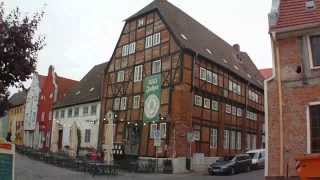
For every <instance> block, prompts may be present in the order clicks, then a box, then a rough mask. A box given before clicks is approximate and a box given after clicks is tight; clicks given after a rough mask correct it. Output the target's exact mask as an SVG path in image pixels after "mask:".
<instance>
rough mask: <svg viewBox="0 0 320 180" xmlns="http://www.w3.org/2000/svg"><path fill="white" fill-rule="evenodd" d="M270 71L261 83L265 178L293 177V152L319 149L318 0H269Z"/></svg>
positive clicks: (319, 23) (317, 150)
mask: <svg viewBox="0 0 320 180" xmlns="http://www.w3.org/2000/svg"><path fill="white" fill-rule="evenodd" d="M269 21H270V37H271V40H272V52H273V76H272V77H271V78H269V80H267V81H266V82H265V90H266V101H265V103H266V123H267V131H266V132H267V147H266V148H267V161H266V169H265V170H266V176H267V179H283V178H284V177H285V176H286V175H287V174H288V176H289V177H290V178H292V179H293V178H294V177H295V176H297V173H296V169H295V168H296V167H295V166H296V162H295V160H294V158H295V157H297V156H298V155H301V154H308V153H316V152H320V136H319V132H320V129H319V123H320V119H319V117H320V69H319V68H320V36H319V34H320V1H319V0H278V1H273V6H272V10H271V13H270V15H269Z"/></svg>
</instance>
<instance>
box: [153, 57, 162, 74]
mask: <svg viewBox="0 0 320 180" xmlns="http://www.w3.org/2000/svg"><path fill="white" fill-rule="evenodd" d="M159 72H161V60H157V61H153V62H152V74H156V73H159Z"/></svg>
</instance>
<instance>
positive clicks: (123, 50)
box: [122, 45, 129, 56]
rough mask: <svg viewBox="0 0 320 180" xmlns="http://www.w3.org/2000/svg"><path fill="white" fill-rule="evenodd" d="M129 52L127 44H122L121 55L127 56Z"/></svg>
mask: <svg viewBox="0 0 320 180" xmlns="http://www.w3.org/2000/svg"><path fill="white" fill-rule="evenodd" d="M128 54H129V45H124V46H122V56H127V55H128Z"/></svg>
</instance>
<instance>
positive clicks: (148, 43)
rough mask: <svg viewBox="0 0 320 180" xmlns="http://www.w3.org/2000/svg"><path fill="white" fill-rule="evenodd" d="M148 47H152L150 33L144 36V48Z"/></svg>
mask: <svg viewBox="0 0 320 180" xmlns="http://www.w3.org/2000/svg"><path fill="white" fill-rule="evenodd" d="M150 47H152V35H151V36H148V37H146V43H145V48H150Z"/></svg>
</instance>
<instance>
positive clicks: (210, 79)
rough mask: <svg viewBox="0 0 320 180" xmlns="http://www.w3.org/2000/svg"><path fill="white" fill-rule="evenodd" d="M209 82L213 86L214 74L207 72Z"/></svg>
mask: <svg viewBox="0 0 320 180" xmlns="http://www.w3.org/2000/svg"><path fill="white" fill-rule="evenodd" d="M207 82H209V83H211V84H213V76H212V72H211V71H209V70H207Z"/></svg>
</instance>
